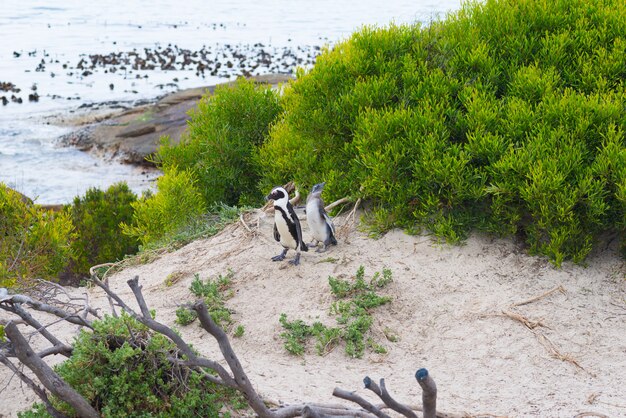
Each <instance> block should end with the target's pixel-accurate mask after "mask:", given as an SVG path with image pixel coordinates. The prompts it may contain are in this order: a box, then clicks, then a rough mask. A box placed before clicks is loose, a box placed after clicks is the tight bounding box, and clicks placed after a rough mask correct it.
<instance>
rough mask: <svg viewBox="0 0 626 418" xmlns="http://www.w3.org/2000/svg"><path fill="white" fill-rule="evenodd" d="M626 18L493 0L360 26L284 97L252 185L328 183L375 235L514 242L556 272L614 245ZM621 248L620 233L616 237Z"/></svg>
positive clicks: (599, 6) (590, 8) (566, 2)
mask: <svg viewBox="0 0 626 418" xmlns="http://www.w3.org/2000/svg"><path fill="white" fill-rule="evenodd" d="M625 31H626V3H624V2H623V1H618V0H607V1H593V2H589V1H586V0H574V1H571V0H556V1H552V2H544V1H537V0H522V1H509V0H501V1H496V0H488V1H486V2H484V3H476V2H472V3H467V4H465V5H464V6H463V7H462V8H461V10H460V11H458V12H457V13H455V14H453V15H450V16H448V18H447V19H446V20H444V21H438V22H433V23H432V24H430V25H429V26H428V27H426V28H421V27H420V26H419V25H412V26H396V25H390V26H388V27H386V28H372V27H365V28H363V29H361V30H360V31H359V32H357V33H355V34H353V36H352V37H351V38H350V39H348V40H346V41H344V42H342V43H340V44H338V45H337V46H335V47H334V48H332V49H328V50H326V51H324V52H323V54H322V55H320V56H319V57H318V58H317V61H316V65H315V66H314V67H313V68H312V69H311V70H310V71H308V72H305V71H303V70H300V71H299V72H298V74H297V79H296V80H295V81H294V82H292V83H290V84H289V86H288V87H287V88H286V89H285V93H284V97H283V100H282V108H283V113H282V114H281V117H280V119H279V120H278V121H277V122H276V123H275V124H274V125H273V126H272V128H271V131H270V135H269V138H268V139H267V140H266V141H265V142H264V143H263V144H262V145H261V146H260V148H259V149H258V151H257V153H256V154H255V155H256V160H257V164H258V165H259V166H260V167H261V168H262V172H263V173H264V176H263V178H262V179H261V180H260V182H259V184H260V187H261V188H262V189H269V188H271V187H272V186H273V185H275V184H281V183H284V182H285V179H293V180H295V181H296V182H297V183H298V184H299V186H300V187H301V188H307V187H310V186H311V185H312V184H315V183H317V182H319V181H320V179H324V180H325V181H326V183H327V185H326V190H327V192H328V196H329V198H330V199H331V200H332V199H338V198H341V197H343V196H345V195H352V196H353V197H362V198H365V199H369V200H371V201H372V202H373V211H372V213H371V215H370V217H369V219H368V221H369V223H370V226H371V228H372V229H373V230H374V231H376V232H384V230H386V229H388V228H391V227H394V226H400V227H405V228H407V229H410V230H414V229H415V228H416V227H417V228H419V227H420V226H426V227H427V228H428V229H430V230H431V231H432V232H434V233H435V235H437V236H439V237H444V238H446V239H448V240H450V241H458V240H461V239H463V238H464V237H465V236H466V235H467V233H468V232H469V231H470V230H472V229H473V228H479V229H482V230H486V231H491V232H495V233H498V234H503V235H504V234H512V233H519V234H520V235H521V236H524V237H525V239H526V241H527V242H528V244H529V245H530V248H531V251H533V252H536V253H540V254H544V255H546V256H548V257H549V258H550V259H551V260H552V261H553V262H554V263H555V264H556V265H559V264H560V263H561V262H562V261H563V260H564V259H573V260H574V261H577V262H579V261H582V260H583V259H584V258H585V256H586V255H587V254H588V253H589V251H590V249H591V248H592V244H593V242H594V240H595V239H596V238H597V237H598V236H599V235H600V233H601V232H603V231H610V230H617V231H624V216H625V215H624V203H623V202H624V198H623V179H624V178H625V177H626V147H625V144H626V139H625V136H624V130H625V129H626V113H624V111H623V109H624V107H625V105H626V84H624V81H623V80H624V78H625V77H626V41H624V39H623V33H626V32H625ZM622 236H624V234H622Z"/></svg>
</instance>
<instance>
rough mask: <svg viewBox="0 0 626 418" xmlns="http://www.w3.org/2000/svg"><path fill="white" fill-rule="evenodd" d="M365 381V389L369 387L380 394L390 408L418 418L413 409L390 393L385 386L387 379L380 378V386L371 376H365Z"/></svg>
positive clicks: (412, 417) (410, 417)
mask: <svg viewBox="0 0 626 418" xmlns="http://www.w3.org/2000/svg"><path fill="white" fill-rule="evenodd" d="M363 383H364V384H365V389H369V390H371V391H372V392H374V393H375V394H376V395H378V397H379V398H380V399H381V400H382V401H383V402H384V403H385V405H387V406H388V407H389V408H391V409H393V410H394V411H396V412H399V413H400V414H402V415H404V416H405V417H408V418H417V415H416V414H415V412H413V411H412V410H411V408H409V407H408V406H406V405H402V404H401V403H399V402H398V401H396V400H395V399H393V398H392V397H391V395H389V392H387V388H386V387H385V379H380V386H378V385H377V384H376V382H374V381H372V379H370V378H369V376H365V379H363Z"/></svg>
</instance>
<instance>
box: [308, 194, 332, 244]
mask: <svg viewBox="0 0 626 418" xmlns="http://www.w3.org/2000/svg"><path fill="white" fill-rule="evenodd" d="M325 184H326V183H319V184H316V185H315V186H313V189H312V190H311V193H309V196H308V197H307V198H306V221H307V223H308V224H309V230H310V231H311V235H312V236H313V242H312V243H311V244H309V245H311V246H315V245H316V241H317V242H318V243H322V244H323V245H324V246H323V247H322V248H318V249H317V252H320V251H322V250H326V247H328V246H329V245H330V244H332V245H337V239H336V238H335V225H333V221H332V220H331V219H330V216H328V214H327V213H326V210H325V209H324V201H323V200H322V190H324V185H325Z"/></svg>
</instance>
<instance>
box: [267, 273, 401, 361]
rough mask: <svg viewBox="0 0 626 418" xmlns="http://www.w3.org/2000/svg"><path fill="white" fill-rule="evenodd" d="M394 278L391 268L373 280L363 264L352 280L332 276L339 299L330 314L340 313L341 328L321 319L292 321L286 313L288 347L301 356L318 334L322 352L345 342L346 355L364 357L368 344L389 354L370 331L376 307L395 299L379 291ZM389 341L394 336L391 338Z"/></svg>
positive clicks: (283, 318)
mask: <svg viewBox="0 0 626 418" xmlns="http://www.w3.org/2000/svg"><path fill="white" fill-rule="evenodd" d="M391 281H392V274H391V270H389V269H383V271H382V273H378V272H377V273H376V274H374V276H373V277H372V278H371V279H370V280H369V282H368V281H367V280H366V279H365V268H364V267H363V266H360V267H359V269H358V270H357V273H356V275H355V277H354V278H353V279H352V280H342V279H338V278H335V277H332V276H331V277H329V278H328V284H329V285H330V289H331V293H332V294H333V295H334V296H335V298H336V300H335V302H333V303H332V305H331V308H330V313H331V314H333V315H335V316H336V318H335V319H336V321H337V323H338V324H339V327H327V326H325V325H323V324H322V323H321V322H315V323H313V324H312V325H308V324H306V323H305V322H304V321H302V320H301V319H298V320H295V321H288V320H287V315H286V314H284V313H282V314H281V315H280V319H279V322H280V324H281V325H282V327H283V328H284V329H285V331H284V332H282V333H281V334H280V336H281V337H282V338H283V340H284V347H285V349H286V350H287V351H288V352H289V353H291V354H294V355H298V356H301V355H303V354H304V352H305V348H306V342H307V341H308V339H309V338H311V337H315V339H316V341H317V342H316V349H317V353H318V354H319V355H324V354H326V353H328V352H330V351H331V350H332V349H333V348H334V347H335V346H337V345H338V344H339V343H340V342H341V341H343V342H344V343H345V351H346V354H347V355H348V356H350V357H352V358H360V357H362V356H363V353H364V351H365V348H366V347H369V348H370V349H371V350H372V351H374V352H376V353H381V354H382V353H386V349H385V347H383V346H382V345H380V344H377V343H376V342H375V341H374V340H373V339H372V337H371V336H368V332H369V330H370V328H371V326H372V322H373V320H374V319H373V317H372V310H373V309H374V308H376V307H378V306H381V305H384V304H386V303H389V302H390V301H391V298H390V297H388V296H381V295H379V294H377V293H376V292H377V291H378V290H379V289H382V288H384V287H385V286H387V285H388V284H389V283H391ZM388 340H389V341H391V339H389V338H388Z"/></svg>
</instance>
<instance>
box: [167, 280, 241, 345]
mask: <svg viewBox="0 0 626 418" xmlns="http://www.w3.org/2000/svg"><path fill="white" fill-rule="evenodd" d="M234 274H235V273H234V272H233V271H232V270H230V269H229V270H228V273H226V275H221V274H220V275H219V276H218V277H217V278H215V279H207V280H202V279H200V275H199V274H197V273H196V274H195V275H194V277H193V280H192V282H191V285H190V286H189V290H190V291H191V293H192V294H193V295H194V296H195V297H197V298H201V299H202V300H204V303H205V304H206V306H207V310H208V311H209V314H210V315H211V318H212V319H213V321H215V323H216V324H217V325H219V326H220V327H222V328H227V327H229V326H231V325H232V323H233V319H232V316H231V311H230V310H229V309H228V308H227V307H226V305H225V301H226V300H227V299H229V298H231V297H232V295H233V294H232V291H231V290H230V287H231V285H232V280H233V277H234ZM196 318H197V314H196V312H195V311H192V310H191V309H189V308H186V307H180V308H178V309H177V310H176V323H178V324H180V325H189V324H190V323H192V322H193V321H195V320H196ZM240 326H241V325H240ZM236 332H237V330H236ZM241 333H242V334H241V335H243V326H241Z"/></svg>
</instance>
